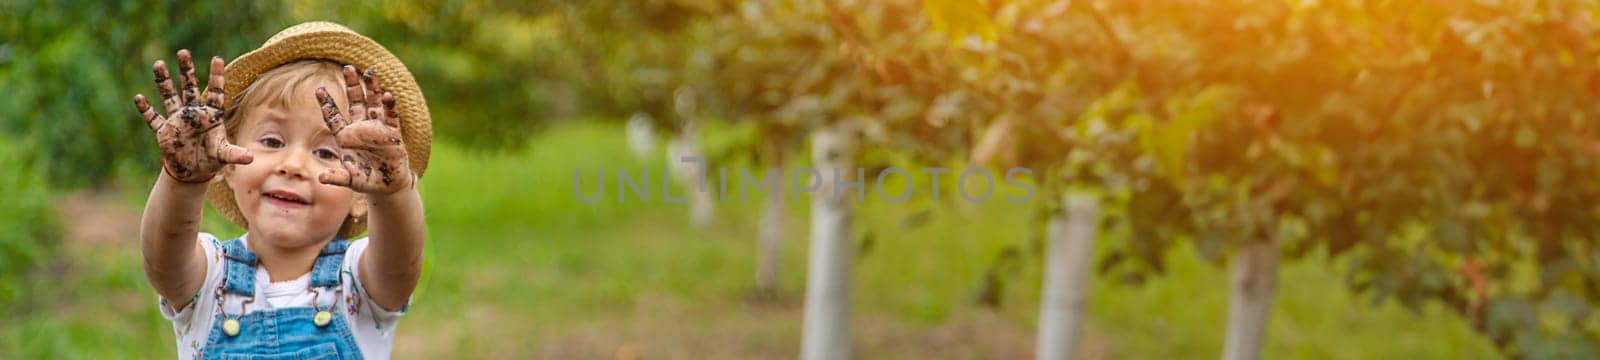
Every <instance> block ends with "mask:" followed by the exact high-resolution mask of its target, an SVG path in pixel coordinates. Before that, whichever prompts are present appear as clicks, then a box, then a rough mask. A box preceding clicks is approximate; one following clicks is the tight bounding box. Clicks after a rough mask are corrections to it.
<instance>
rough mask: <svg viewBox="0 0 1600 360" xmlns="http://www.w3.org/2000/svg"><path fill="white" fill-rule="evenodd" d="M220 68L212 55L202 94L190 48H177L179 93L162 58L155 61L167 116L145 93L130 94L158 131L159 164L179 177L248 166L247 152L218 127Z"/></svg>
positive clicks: (192, 178)
mask: <svg viewBox="0 0 1600 360" xmlns="http://www.w3.org/2000/svg"><path fill="white" fill-rule="evenodd" d="M222 69H223V62H222V58H221V57H213V58H211V68H210V69H209V70H210V71H211V79H209V80H207V81H206V92H205V94H201V93H200V87H199V84H198V83H199V79H196V78H195V75H194V60H193V59H191V58H190V57H189V50H178V70H179V74H178V75H179V76H180V78H179V80H180V81H182V82H183V89H182V92H181V93H180V92H179V91H178V90H177V89H174V88H173V87H172V76H171V75H170V74H169V73H168V72H167V64H166V63H165V62H163V61H160V60H156V63H155V74H156V88H157V89H158V90H160V91H161V103H162V105H163V106H164V107H165V108H166V110H167V116H166V117H162V116H161V115H160V114H157V113H156V110H155V109H154V108H152V107H151V106H150V103H149V102H148V101H146V100H145V98H144V94H139V95H135V96H134V97H133V105H134V107H136V108H138V110H139V114H140V115H143V116H144V121H145V125H148V126H150V130H151V131H153V132H155V134H156V143H157V144H159V145H160V146H161V160H162V162H163V163H164V164H163V165H162V166H163V167H164V168H165V169H166V171H167V174H168V175H170V176H172V178H174V179H177V180H178V181H182V182H189V183H197V182H204V181H206V180H209V179H211V178H212V176H213V175H215V174H216V173H217V172H218V171H221V170H222V167H223V166H227V165H228V164H249V163H250V161H251V159H252V157H251V155H250V152H249V151H247V150H245V149H244V148H242V147H239V146H236V145H233V144H229V143H228V133H227V130H226V129H223V127H222V111H223V104H222V94H223V90H222V89H223V85H224V84H226V83H225V82H224V81H223V79H222Z"/></svg>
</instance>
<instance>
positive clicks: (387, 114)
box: [383, 91, 400, 128]
mask: <svg viewBox="0 0 1600 360" xmlns="http://www.w3.org/2000/svg"><path fill="white" fill-rule="evenodd" d="M383 124H384V125H388V126H389V127H396V128H397V127H400V113H398V112H396V111H395V110H394V94H390V93H389V92H388V91H385V92H383Z"/></svg>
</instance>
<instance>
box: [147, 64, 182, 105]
mask: <svg viewBox="0 0 1600 360" xmlns="http://www.w3.org/2000/svg"><path fill="white" fill-rule="evenodd" d="M153 71H154V72H155V73H156V89H157V90H158V91H161V105H162V106H165V107H166V109H167V113H168V114H171V113H173V112H174V111H178V107H180V106H183V103H180V102H178V89H177V88H174V87H172V73H170V72H169V71H168V70H167V62H165V61H161V60H156V65H155V69H153Z"/></svg>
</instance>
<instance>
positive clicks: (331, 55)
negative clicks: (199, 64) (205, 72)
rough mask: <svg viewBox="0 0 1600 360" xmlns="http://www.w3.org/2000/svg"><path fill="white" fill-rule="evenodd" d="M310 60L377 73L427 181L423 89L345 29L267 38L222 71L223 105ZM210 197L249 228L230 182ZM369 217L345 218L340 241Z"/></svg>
mask: <svg viewBox="0 0 1600 360" xmlns="http://www.w3.org/2000/svg"><path fill="white" fill-rule="evenodd" d="M305 59H324V60H329V61H333V62H336V63H339V64H350V65H355V67H356V68H357V69H361V71H366V69H375V70H377V77H378V79H379V80H380V81H381V82H382V84H383V89H384V90H387V91H389V92H390V93H393V94H394V99H395V112H397V113H399V114H400V136H401V137H402V138H403V139H404V141H405V146H406V155H407V156H408V157H409V159H410V161H411V171H412V172H415V173H417V176H422V173H423V171H424V170H427V168H428V154H429V152H430V151H431V148H432V145H433V126H432V120H431V119H430V117H429V116H428V104H427V102H426V101H425V100H424V99H423V98H422V88H420V87H418V86H417V80H416V79H414V78H412V77H411V72H410V71H408V70H406V65H405V64H402V63H400V59H399V58H396V57H395V56H394V54H392V53H390V52H389V51H388V50H386V49H384V48H383V45H378V43H377V42H376V41H372V39H369V38H367V37H366V36H361V34H357V33H356V32H355V31H353V30H350V28H346V27H344V26H343V25H339V24H335V23H331V22H323V21H313V22H308V23H303V24H299V25H295V26H291V27H289V28H288V29H284V30H283V31H280V32H278V34H277V35H273V36H272V38H270V39H267V42H266V43H265V44H261V47H260V48H257V49H255V50H253V51H250V52H248V53H245V54H244V55H241V56H239V57H238V58H237V59H233V62H231V63H228V65H227V68H226V69H224V70H223V75H224V76H226V78H227V85H226V92H225V93H224V94H225V95H226V98H225V100H224V103H225V104H233V101H234V99H233V95H234V94H238V93H240V92H243V91H244V89H245V88H246V87H248V86H250V84H251V83H254V82H255V81H256V77H257V76H260V75H261V73H264V72H267V71H268V70H271V69H272V68H276V67H278V66H280V65H283V64H288V63H291V62H294V61H297V60H305ZM206 194H207V197H209V198H210V200H211V206H212V207H215V208H216V209H217V212H219V213H222V216H223V217H226V218H228V220H230V221H233V223H234V224H236V225H239V226H240V227H245V228H248V227H249V224H248V222H247V221H246V220H245V218H244V214H243V213H241V212H239V204H238V203H235V202H234V198H233V189H232V188H229V187H228V183H227V182H226V181H222V179H221V178H217V179H215V180H213V181H212V183H211V188H210V190H209V191H207V192H206ZM365 218H366V216H365V215H363V216H361V217H359V218H358V217H349V218H346V219H345V222H344V226H343V227H342V228H341V229H340V230H339V237H341V238H345V239H349V238H353V237H355V236H356V235H360V234H361V233H362V232H365V231H366V229H367V221H366V219H365Z"/></svg>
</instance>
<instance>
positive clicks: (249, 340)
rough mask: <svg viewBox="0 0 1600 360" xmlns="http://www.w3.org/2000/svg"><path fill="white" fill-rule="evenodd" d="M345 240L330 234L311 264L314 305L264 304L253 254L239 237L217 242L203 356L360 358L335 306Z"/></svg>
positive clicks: (345, 248) (343, 319) (223, 357)
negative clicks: (219, 272)
mask: <svg viewBox="0 0 1600 360" xmlns="http://www.w3.org/2000/svg"><path fill="white" fill-rule="evenodd" d="M349 247H350V241H348V240H344V239H338V238H335V239H333V241H330V242H328V245H327V246H325V247H323V248H322V252H321V253H319V254H317V261H316V263H315V264H314V265H312V267H311V291H312V292H313V293H314V294H315V295H314V296H313V299H314V300H312V305H313V307H288V308H281V309H272V308H263V309H259V310H255V311H250V312H248V313H246V309H247V308H248V307H249V305H251V304H252V303H254V304H267V302H266V301H267V300H266V298H265V297H263V296H259V295H257V294H256V266H257V265H258V264H259V261H258V259H257V258H256V254H255V253H252V252H250V249H249V248H248V247H246V246H245V245H244V242H243V241H239V240H233V241H227V242H223V243H222V253H223V259H224V260H223V264H225V265H224V267H225V268H224V275H223V280H222V287H221V288H220V289H218V291H217V294H216V295H217V297H218V301H217V304H218V306H220V307H221V308H220V309H218V310H219V311H217V318H216V320H215V324H214V325H212V327H211V335H210V336H209V338H208V339H207V340H206V346H205V348H204V349H202V350H201V354H202V355H201V358H203V359H360V358H361V349H360V348H358V347H357V346H356V339H355V336H354V335H352V334H351V333H350V326H349V324H348V323H347V322H346V320H345V317H344V316H339V315H338V314H337V313H336V312H335V309H334V306H335V305H337V304H338V299H339V297H340V295H342V294H340V292H341V291H340V288H339V284H340V281H341V279H340V276H339V266H340V265H341V264H342V263H343V262H344V253H345V250H347V249H349Z"/></svg>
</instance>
